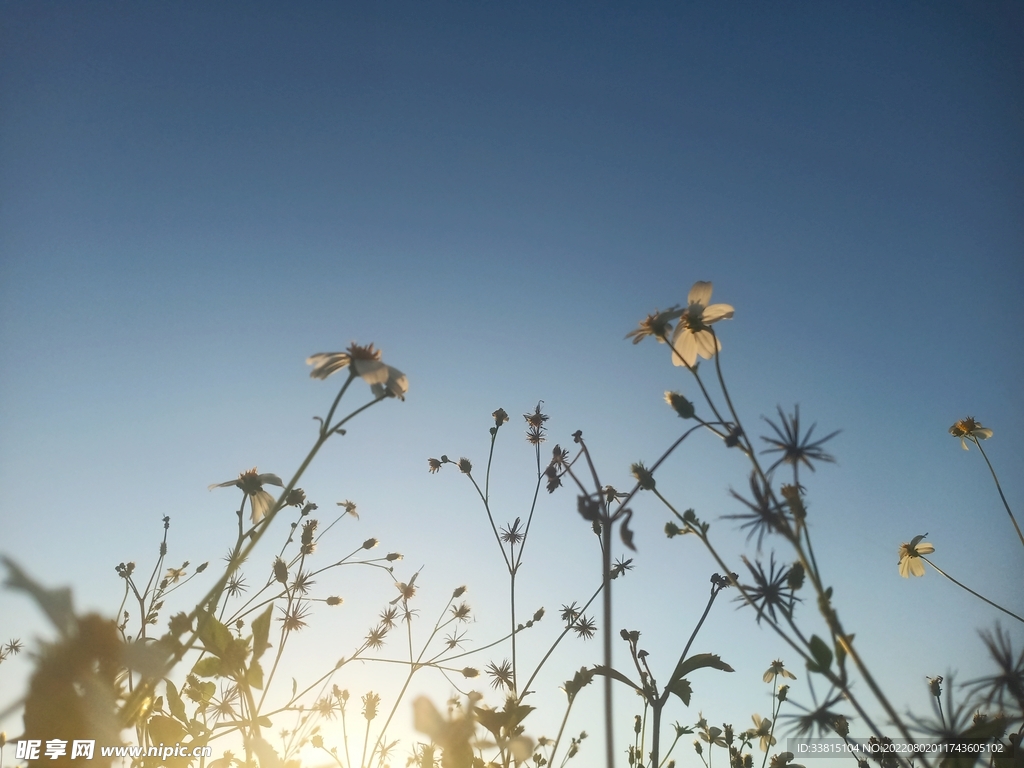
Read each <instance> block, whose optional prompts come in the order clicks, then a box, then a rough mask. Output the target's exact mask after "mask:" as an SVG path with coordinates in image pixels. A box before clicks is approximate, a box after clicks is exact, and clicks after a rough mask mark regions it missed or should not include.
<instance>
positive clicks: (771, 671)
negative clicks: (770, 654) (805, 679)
mask: <svg viewBox="0 0 1024 768" xmlns="http://www.w3.org/2000/svg"><path fill="white" fill-rule="evenodd" d="M779 675H782V676H783V677H788V678H789V679H790V680H796V675H794V674H793V673H792V672H790V671H789V670H788V669H786V665H785V664H783V663H782V661H781V660H780V659H776V660H775V661H773V662H772V665H771V666H770V667H768V671H767V672H765V673H764V678H763V679H764V681H765V682H766V683H770V682H771V681H772V680H774V679H775V678H776V677H778V676H779Z"/></svg>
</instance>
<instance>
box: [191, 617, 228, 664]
mask: <svg viewBox="0 0 1024 768" xmlns="http://www.w3.org/2000/svg"><path fill="white" fill-rule="evenodd" d="M196 634H197V635H198V636H199V639H200V640H202V641H203V646H204V647H205V648H206V650H207V651H209V652H210V653H212V654H213V655H214V656H223V655H224V652H225V651H226V650H227V649H228V647H230V646H231V642H232V640H233V639H234V638H233V637H232V636H231V631H230V630H229V629H228V628H227V627H225V626H224V625H223V624H221V623H220V621H218V620H217V618H216V617H215V616H213V615H212V614H210V613H207V612H206V611H199V620H198V622H197V624H196Z"/></svg>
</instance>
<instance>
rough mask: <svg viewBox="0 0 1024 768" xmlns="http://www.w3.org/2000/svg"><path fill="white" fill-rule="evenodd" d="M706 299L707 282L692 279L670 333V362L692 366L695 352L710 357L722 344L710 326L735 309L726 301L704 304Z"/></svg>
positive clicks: (709, 293) (707, 294)
mask: <svg viewBox="0 0 1024 768" xmlns="http://www.w3.org/2000/svg"><path fill="white" fill-rule="evenodd" d="M710 300H711V283H708V282H704V281H698V282H696V283H694V284H693V288H691V289H690V295H689V296H688V297H687V307H686V309H685V310H683V311H682V313H681V314H680V316H679V322H678V323H677V324H676V329H675V332H674V333H673V334H672V364H673V365H685V366H687V367H688V368H692V367H693V364H694V363H696V362H697V355H700V356H701V357H703V358H704V359H705V360H710V359H711V358H712V357H713V356H714V354H715V353H716V352H718V351H719V350H720V349H721V348H722V344H721V343H720V342H719V341H718V339H717V338H716V337H715V336H714V334H712V333H711V328H710V326H711V324H712V323H717V322H718V321H719V320H724V319H727V318H730V317H732V316H733V313H734V312H735V310H734V309H733V308H732V306H731V305H729V304H708V302H709V301H710Z"/></svg>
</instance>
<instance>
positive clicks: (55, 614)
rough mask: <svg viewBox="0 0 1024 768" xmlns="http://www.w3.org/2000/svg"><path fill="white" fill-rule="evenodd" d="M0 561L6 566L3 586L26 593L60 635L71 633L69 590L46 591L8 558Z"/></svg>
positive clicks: (73, 612) (72, 623)
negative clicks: (5, 577)
mask: <svg viewBox="0 0 1024 768" xmlns="http://www.w3.org/2000/svg"><path fill="white" fill-rule="evenodd" d="M0 559H2V560H3V562H4V565H6V566H7V581H6V582H5V584H6V585H7V586H8V587H10V588H11V589H17V590H21V591H22V592H28V593H29V594H30V595H31V596H32V598H33V599H34V600H35V601H36V603H37V604H38V605H39V607H40V608H42V609H43V612H44V613H45V614H46V615H47V617H48V618H49V619H50V621H51V622H53V625H54V626H55V627H56V628H57V630H58V631H59V632H60V633H61V634H62V635H68V634H69V633H71V631H72V630H73V628H74V626H75V609H74V607H73V605H72V601H71V590H70V589H68V588H67V587H60V588H59V589H47V588H46V587H43V586H42V585H40V584H38V583H37V582H35V581H33V580H32V579H31V578H30V577H29V575H28V574H27V573H25V572H24V571H23V570H21V568H19V567H18V565H17V563H15V562H14V561H13V560H11V559H10V558H7V557H4V558H0Z"/></svg>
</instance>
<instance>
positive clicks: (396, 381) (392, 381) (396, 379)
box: [370, 365, 409, 400]
mask: <svg viewBox="0 0 1024 768" xmlns="http://www.w3.org/2000/svg"><path fill="white" fill-rule="evenodd" d="M370 390H371V391H372V392H373V394H374V396H375V397H388V396H389V395H390V396H391V397H397V398H398V399H399V400H405V393H406V392H408V391H409V379H408V378H407V377H406V375H405V374H404V373H402V372H401V371H400V370H398V369H397V368H392V367H391V366H390V365H389V366H388V379H387V382H385V383H384V384H371V385H370Z"/></svg>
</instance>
